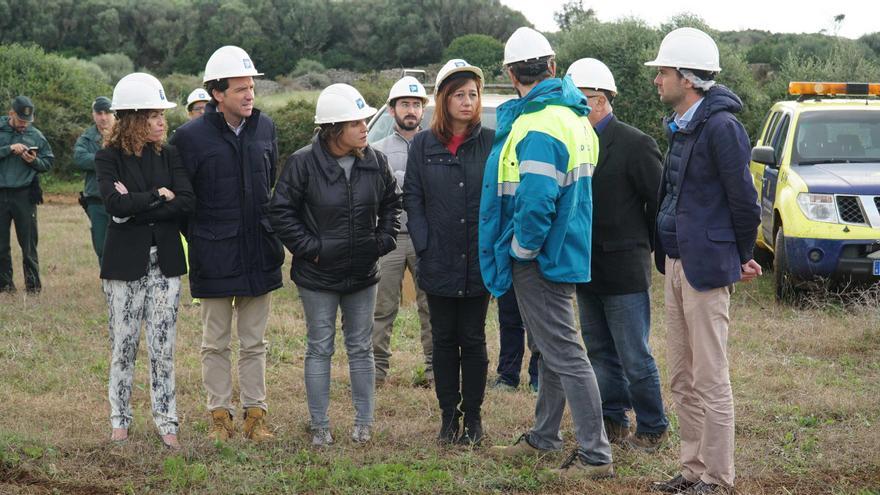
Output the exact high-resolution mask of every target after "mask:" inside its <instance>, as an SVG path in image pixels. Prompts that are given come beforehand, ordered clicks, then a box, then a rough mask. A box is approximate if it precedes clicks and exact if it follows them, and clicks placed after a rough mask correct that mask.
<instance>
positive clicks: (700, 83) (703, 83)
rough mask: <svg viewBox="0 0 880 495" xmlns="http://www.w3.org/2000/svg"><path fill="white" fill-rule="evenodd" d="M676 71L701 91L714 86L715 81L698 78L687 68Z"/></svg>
mask: <svg viewBox="0 0 880 495" xmlns="http://www.w3.org/2000/svg"><path fill="white" fill-rule="evenodd" d="M678 72H679V73H680V74H681V76H682V77H684V78H685V79H687V80H688V81H690V82H691V84H693V85H694V87H695V88H698V89H701V90H703V91H709V88H711V87H712V86H715V81H712V80H708V81H707V80H704V79H700V78H699V77H698V76H697V75H696V74H694V73H693V72H691V71H690V70H689V69H678Z"/></svg>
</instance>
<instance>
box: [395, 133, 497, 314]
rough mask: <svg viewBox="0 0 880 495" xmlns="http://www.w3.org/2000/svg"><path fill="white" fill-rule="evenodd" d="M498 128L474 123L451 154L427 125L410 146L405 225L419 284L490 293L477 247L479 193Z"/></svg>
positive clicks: (462, 293)
mask: <svg viewBox="0 0 880 495" xmlns="http://www.w3.org/2000/svg"><path fill="white" fill-rule="evenodd" d="M494 137H495V131H493V130H492V129H485V128H482V127H480V126H477V127H475V128H474V129H473V130H472V131H471V133H470V135H469V136H468V137H467V139H465V141H464V142H463V143H462V144H461V146H459V148H458V150H457V153H456V154H455V155H453V154H452V153H450V152H449V149H447V148H446V146H445V145H444V144H443V143H441V142H440V141H439V140H438V139H437V137H436V136H435V135H434V133H433V132H432V131H431V130H430V129H429V130H425V131H422V132H420V133H418V134H416V137H415V138H413V141H412V144H411V145H410V148H409V157H408V159H407V163H406V178H405V180H404V182H403V183H404V186H403V187H404V192H403V195H404V203H405V207H406V213H407V215H408V216H409V220H408V222H407V228H408V230H409V235H410V237H411V238H412V242H413V247H414V248H415V250H416V254H417V255H418V258H419V261H418V267H417V270H416V271H417V278H418V283H419V287H420V288H421V289H422V290H424V291H425V292H427V293H428V294H433V295H436V296H446V297H472V296H479V295H483V294H485V293H486V288H485V286H484V285H483V277H482V275H481V274H480V256H479V251H478V250H477V235H478V229H479V221H478V217H479V214H480V193H481V187H482V184H483V171H484V170H485V168H486V158H488V156H489V152H490V151H491V150H492V139H493V138H494Z"/></svg>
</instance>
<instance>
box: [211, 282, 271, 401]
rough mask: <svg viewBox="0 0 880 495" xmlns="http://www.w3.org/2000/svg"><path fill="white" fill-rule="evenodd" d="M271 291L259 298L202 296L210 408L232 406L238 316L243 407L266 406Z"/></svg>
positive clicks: (240, 383) (241, 399)
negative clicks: (233, 349) (233, 350)
mask: <svg viewBox="0 0 880 495" xmlns="http://www.w3.org/2000/svg"><path fill="white" fill-rule="evenodd" d="M269 297H270V296H269V294H264V295H262V296H259V297H212V298H202V323H203V325H204V326H203V328H202V383H204V384H205V391H206V392H207V394H208V410H209V411H213V410H215V409H221V408H222V409H226V410H228V411H229V412H230V414H235V408H234V407H233V405H232V370H231V368H232V362H231V360H230V358H229V355H230V353H231V348H230V342H231V340H232V319H233V316H234V317H235V318H236V322H237V325H236V327H237V330H238V341H239V352H238V385H239V389H240V391H241V392H240V396H239V398H240V401H241V407H242V408H245V409H247V408H249V407H259V408H261V409H263V410H267V407H266V344H267V342H266V340H265V339H264V338H263V337H264V335H265V332H266V323H267V322H268V320H269V309H270V298H269Z"/></svg>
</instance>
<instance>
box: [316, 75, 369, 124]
mask: <svg viewBox="0 0 880 495" xmlns="http://www.w3.org/2000/svg"><path fill="white" fill-rule="evenodd" d="M376 112H377V110H376V109H375V108H373V107H371V106H370V105H368V104H367V101H366V100H364V97H363V96H361V93H360V92H359V91H358V90H356V89H354V88H353V87H351V86H349V85H348V84H331V85H330V86H327V87H326V88H324V91H321V94H320V95H318V105H317V108H316V109H315V123H316V124H335V123H337V122H351V121H353V120H361V119H366V118H370V117H372V116H373V115H375V114H376Z"/></svg>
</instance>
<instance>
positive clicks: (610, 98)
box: [599, 89, 614, 105]
mask: <svg viewBox="0 0 880 495" xmlns="http://www.w3.org/2000/svg"><path fill="white" fill-rule="evenodd" d="M599 91H600V92H601V93H602V94H603V95H605V99H606V100H608V104H609V105H610V104H612V103H614V93H612V92H611V91H609V90H607V89H600V90H599Z"/></svg>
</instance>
